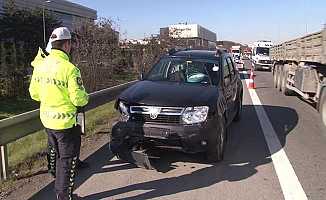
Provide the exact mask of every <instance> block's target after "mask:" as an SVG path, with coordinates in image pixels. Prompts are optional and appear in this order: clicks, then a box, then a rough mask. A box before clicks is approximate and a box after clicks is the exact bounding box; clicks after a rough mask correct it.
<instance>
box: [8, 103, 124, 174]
mask: <svg viewBox="0 0 326 200" xmlns="http://www.w3.org/2000/svg"><path fill="white" fill-rule="evenodd" d="M118 115H119V113H118V112H117V111H116V110H115V109H114V101H112V102H109V103H107V104H104V105H102V106H99V107H97V108H95V109H93V110H90V111H88V112H86V134H87V136H90V135H93V134H95V133H97V132H99V131H100V129H103V127H104V128H106V129H110V126H109V124H111V123H112V120H113V119H117V117H118ZM46 149H47V135H46V133H45V131H44V130H42V131H38V132H36V133H34V134H31V135H29V136H27V137H24V138H21V139H19V140H17V141H15V142H13V143H10V144H9V145H8V154H9V159H8V160H9V169H11V170H10V174H11V175H15V174H18V175H16V176H26V175H28V174H30V173H33V169H35V168H36V167H40V166H42V165H44V164H45V163H46V159H45V155H46V154H45V152H46ZM20 169H23V170H20ZM21 173H23V174H21Z"/></svg>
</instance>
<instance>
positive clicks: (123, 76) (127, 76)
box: [111, 72, 138, 82]
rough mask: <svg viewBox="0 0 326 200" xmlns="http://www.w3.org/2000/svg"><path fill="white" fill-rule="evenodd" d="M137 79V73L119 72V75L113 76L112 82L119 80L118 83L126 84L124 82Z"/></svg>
mask: <svg viewBox="0 0 326 200" xmlns="http://www.w3.org/2000/svg"><path fill="white" fill-rule="evenodd" d="M137 78H138V74H137V73H130V72H121V73H119V74H113V75H112V78H111V79H112V80H119V82H126V81H133V80H136V79H137Z"/></svg>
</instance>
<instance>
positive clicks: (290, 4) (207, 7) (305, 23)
mask: <svg viewBox="0 0 326 200" xmlns="http://www.w3.org/2000/svg"><path fill="white" fill-rule="evenodd" d="M71 1H72V2H74V3H78V4H81V5H84V6H87V7H90V8H92V9H95V10H97V14H98V17H106V18H110V19H113V20H114V21H115V22H116V23H117V24H118V26H117V27H118V29H119V31H120V33H121V37H122V38H128V39H141V38H144V36H150V35H151V34H158V33H159V30H160V28H161V27H167V26H169V25H171V24H177V23H182V22H187V23H188V24H191V23H195V24H200V25H201V26H203V27H205V28H207V29H209V30H211V31H213V32H215V33H216V34H217V39H218V40H231V41H236V42H241V43H244V44H250V43H252V42H254V41H256V40H263V39H264V40H265V39H266V40H272V41H273V42H274V43H279V42H282V41H286V40H289V39H294V38H296V37H300V36H302V35H305V34H306V33H313V32H317V31H320V30H321V29H322V28H323V27H324V24H326V0H233V1H230V0H160V1H159V0H71Z"/></svg>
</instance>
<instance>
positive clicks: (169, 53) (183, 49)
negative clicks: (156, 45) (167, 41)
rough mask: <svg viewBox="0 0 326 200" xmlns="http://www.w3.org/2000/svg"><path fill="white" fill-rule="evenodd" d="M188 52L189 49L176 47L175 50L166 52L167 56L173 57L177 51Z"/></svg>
mask: <svg viewBox="0 0 326 200" xmlns="http://www.w3.org/2000/svg"><path fill="white" fill-rule="evenodd" d="M188 50H190V49H189V48H178V47H176V48H172V49H170V50H169V51H168V55H173V54H175V53H177V52H179V51H188Z"/></svg>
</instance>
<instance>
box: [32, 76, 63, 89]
mask: <svg viewBox="0 0 326 200" xmlns="http://www.w3.org/2000/svg"><path fill="white" fill-rule="evenodd" d="M34 80H35V81H36V82H38V83H43V84H50V85H56V86H63V87H66V88H68V83H67V82H64V81H60V80H58V79H54V78H45V77H35V78H34Z"/></svg>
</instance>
